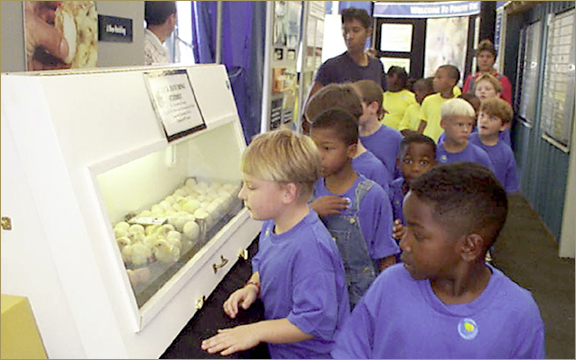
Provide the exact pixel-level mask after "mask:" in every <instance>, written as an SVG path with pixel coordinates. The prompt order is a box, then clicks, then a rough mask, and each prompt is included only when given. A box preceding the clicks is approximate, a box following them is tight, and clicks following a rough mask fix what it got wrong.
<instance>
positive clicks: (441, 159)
mask: <svg viewBox="0 0 576 360" xmlns="http://www.w3.org/2000/svg"><path fill="white" fill-rule="evenodd" d="M446 161H448V156H446V155H442V156H440V162H441V163H445V162H446Z"/></svg>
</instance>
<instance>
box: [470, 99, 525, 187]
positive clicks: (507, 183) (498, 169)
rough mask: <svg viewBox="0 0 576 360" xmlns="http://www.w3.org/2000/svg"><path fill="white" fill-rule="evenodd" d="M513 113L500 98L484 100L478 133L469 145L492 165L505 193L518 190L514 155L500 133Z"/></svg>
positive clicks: (508, 122)
mask: <svg viewBox="0 0 576 360" xmlns="http://www.w3.org/2000/svg"><path fill="white" fill-rule="evenodd" d="M513 117H514V111H513V110H512V106H510V104H509V103H508V102H507V101H506V100H503V99H501V98H491V99H486V100H484V102H483V103H482V105H481V106H480V111H479V115H478V132H477V133H473V134H472V135H470V138H469V140H470V143H471V144H474V145H476V146H479V147H480V148H482V149H483V150H484V151H486V153H487V154H488V156H489V157H490V160H491V161H492V164H493V165H494V174H495V175H496V178H498V180H499V181H500V183H501V184H502V186H504V188H505V189H506V192H507V193H514V192H518V191H520V182H519V181H518V174H517V169H516V159H515V158H514V152H513V151H512V149H511V148H510V146H509V145H508V144H506V142H505V141H504V140H502V139H501V137H500V134H501V133H502V132H503V131H506V129H508V128H509V127H510V124H511V122H512V118H513Z"/></svg>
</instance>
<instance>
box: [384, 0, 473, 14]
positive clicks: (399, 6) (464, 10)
mask: <svg viewBox="0 0 576 360" xmlns="http://www.w3.org/2000/svg"><path fill="white" fill-rule="evenodd" d="M479 13H480V1H445V2H406V3H402V2H398V3H397V2H385V3H384V2H376V3H374V16H375V17H385V18H433V17H452V16H471V15H477V14H479Z"/></svg>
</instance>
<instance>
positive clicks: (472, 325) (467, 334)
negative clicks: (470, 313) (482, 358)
mask: <svg viewBox="0 0 576 360" xmlns="http://www.w3.org/2000/svg"><path fill="white" fill-rule="evenodd" d="M458 333H459V334H460V336H461V337H462V339H464V340H472V339H474V338H475V337H476V335H478V325H476V321H474V320H472V319H470V318H466V319H462V320H460V322H459V323H458Z"/></svg>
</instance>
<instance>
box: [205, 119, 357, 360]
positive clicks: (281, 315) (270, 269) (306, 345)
mask: <svg viewBox="0 0 576 360" xmlns="http://www.w3.org/2000/svg"><path fill="white" fill-rule="evenodd" d="M321 164H322V159H321V158H320V154H319V152H318V149H317V147H316V144H315V143H314V142H313V141H312V140H311V139H310V138H309V137H307V136H305V135H298V134H297V133H295V132H292V131H290V130H287V129H283V130H277V131H273V132H269V133H266V134H261V135H259V136H257V137H256V138H255V139H254V140H253V141H252V143H251V144H250V146H248V148H247V149H246V151H245V153H244V155H243V157H242V165H241V170H242V173H243V180H244V185H243V187H242V190H241V191H240V193H239V195H238V196H239V197H240V198H241V199H242V200H243V201H244V204H245V206H246V208H247V209H248V210H249V211H250V215H251V216H252V218H254V219H256V220H263V221H264V223H263V226H262V232H261V233H260V240H259V245H258V253H257V254H256V256H255V257H254V259H253V260H252V268H253V274H252V276H251V277H250V279H249V281H248V282H247V283H246V285H245V286H244V287H243V288H241V289H239V290H237V291H235V292H234V293H232V294H231V295H230V297H229V298H228V300H226V301H225V302H224V312H225V313H226V314H227V315H228V316H230V317H231V318H235V317H236V315H237V314H238V311H239V308H242V309H247V308H249V307H250V305H252V303H253V302H254V301H255V300H256V298H258V297H260V299H261V300H262V302H263V303H264V309H265V310H264V317H265V319H266V320H264V321H260V322H257V323H253V324H249V325H242V326H237V327H235V328H231V329H224V330H219V331H218V334H217V335H215V336H213V337H211V338H209V339H207V340H204V341H203V342H202V345H201V346H202V349H204V350H206V351H207V352H208V353H210V354H213V353H220V354H221V355H223V356H227V355H230V354H232V353H234V352H237V351H242V350H247V349H250V348H252V347H254V346H256V345H258V344H259V343H261V342H265V343H268V349H269V352H270V355H271V357H272V358H327V357H328V356H329V352H330V350H331V347H332V344H333V339H332V337H333V335H334V334H335V333H336V332H337V331H338V329H339V328H340V326H341V325H342V323H343V321H344V320H345V318H346V316H347V315H348V313H349V311H350V309H349V304H348V295H347V288H346V279H345V275H344V267H343V264H342V259H341V257H340V254H339V252H338V248H337V247H336V244H335V243H334V240H332V236H331V235H330V233H329V232H328V230H326V227H325V226H324V225H323V224H322V222H321V221H320V219H319V218H318V215H317V214H316V213H315V212H314V211H313V210H311V209H310V207H309V206H308V201H309V200H310V198H311V196H312V191H313V186H314V183H315V182H316V181H317V180H318V179H319V177H320V169H321Z"/></svg>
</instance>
